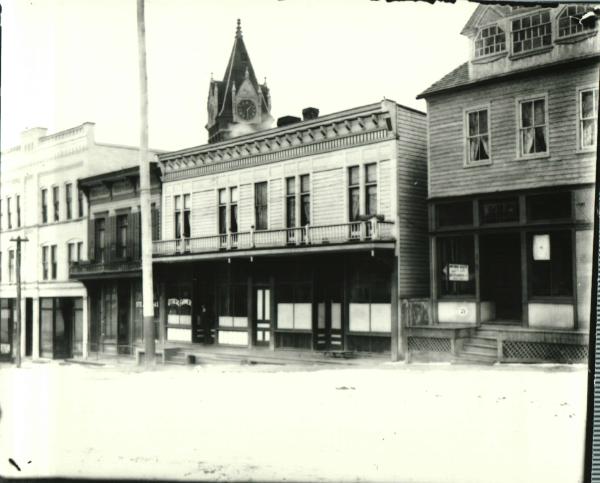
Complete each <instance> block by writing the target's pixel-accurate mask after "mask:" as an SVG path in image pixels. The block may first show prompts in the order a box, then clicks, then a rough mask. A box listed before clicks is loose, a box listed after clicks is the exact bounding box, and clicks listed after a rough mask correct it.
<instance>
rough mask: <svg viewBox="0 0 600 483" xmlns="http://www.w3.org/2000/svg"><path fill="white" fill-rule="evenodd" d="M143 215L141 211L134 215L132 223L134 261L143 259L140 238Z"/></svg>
mask: <svg viewBox="0 0 600 483" xmlns="http://www.w3.org/2000/svg"><path fill="white" fill-rule="evenodd" d="M140 216H141V213H140V212H139V211H137V212H135V213H132V223H131V235H132V239H133V242H132V248H133V259H134V260H139V259H140V258H141V257H142V247H141V243H142V239H141V238H140V235H141V233H140V228H141V226H142V225H141V220H140Z"/></svg>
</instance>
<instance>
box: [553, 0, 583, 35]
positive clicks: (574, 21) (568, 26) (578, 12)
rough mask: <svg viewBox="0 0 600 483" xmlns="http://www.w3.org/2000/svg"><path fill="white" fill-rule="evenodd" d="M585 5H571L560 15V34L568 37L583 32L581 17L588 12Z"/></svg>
mask: <svg viewBox="0 0 600 483" xmlns="http://www.w3.org/2000/svg"><path fill="white" fill-rule="evenodd" d="M586 10H587V7H586V6H584V5H569V6H568V7H565V8H564V9H563V11H562V12H561V14H560V15H559V16H558V36H559V37H561V38H562V37H568V36H570V35H576V34H578V33H580V32H583V25H582V24H581V23H579V19H580V18H581V17H582V16H583V15H584V14H585V13H586Z"/></svg>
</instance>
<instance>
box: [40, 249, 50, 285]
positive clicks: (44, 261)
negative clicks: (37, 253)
mask: <svg viewBox="0 0 600 483" xmlns="http://www.w3.org/2000/svg"><path fill="white" fill-rule="evenodd" d="M49 249H50V247H49V246H44V247H42V280H48V250H49Z"/></svg>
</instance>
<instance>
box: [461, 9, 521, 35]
mask: <svg viewBox="0 0 600 483" xmlns="http://www.w3.org/2000/svg"><path fill="white" fill-rule="evenodd" d="M511 14H512V10H511V7H510V6H508V5H485V4H479V5H478V6H477V8H476V9H475V11H474V12H473V15H471V18H469V20H468V21H467V23H466V24H465V26H464V27H463V29H462V30H461V32H460V33H461V35H467V36H468V35H469V34H470V33H471V32H474V31H475V30H477V27H478V26H479V25H480V24H481V23H482V21H483V23H487V22H486V21H485V20H484V19H485V18H486V16H487V17H489V16H496V17H508V16H509V15H511Z"/></svg>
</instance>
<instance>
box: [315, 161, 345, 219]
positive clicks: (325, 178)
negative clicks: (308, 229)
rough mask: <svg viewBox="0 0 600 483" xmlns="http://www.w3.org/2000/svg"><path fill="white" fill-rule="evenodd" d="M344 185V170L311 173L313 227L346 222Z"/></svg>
mask: <svg viewBox="0 0 600 483" xmlns="http://www.w3.org/2000/svg"><path fill="white" fill-rule="evenodd" d="M344 183H345V181H344V170H343V169H341V168H338V169H330V170H328V171H317V172H315V173H313V182H312V188H313V194H312V202H313V209H312V215H313V223H312V224H313V225H329V224H335V223H345V222H346V212H345V209H344V199H345V192H344V191H345V187H344Z"/></svg>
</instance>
